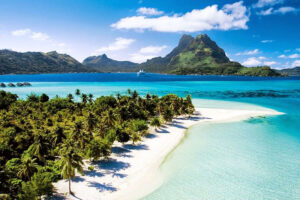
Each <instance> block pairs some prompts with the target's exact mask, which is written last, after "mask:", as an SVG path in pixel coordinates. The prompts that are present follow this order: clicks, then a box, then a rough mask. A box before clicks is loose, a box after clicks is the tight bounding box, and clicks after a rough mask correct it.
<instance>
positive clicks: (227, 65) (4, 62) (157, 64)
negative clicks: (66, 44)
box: [0, 34, 300, 76]
mask: <svg viewBox="0 0 300 200" xmlns="http://www.w3.org/2000/svg"><path fill="white" fill-rule="evenodd" d="M140 69H144V70H145V71H146V72H151V73H166V74H179V75H187V74H197V75H240V76H282V75H300V72H299V71H300V70H299V67H298V68H294V69H283V70H274V69H272V68H270V67H269V66H257V67H245V66H243V65H241V64H240V63H238V62H233V61H230V60H229V58H228V57H227V56H226V54H225V52H224V50H223V49H222V48H220V47H219V46H218V45H217V44H216V42H214V41H213V40H211V39H210V38H209V36H208V35H206V34H201V35H198V36H197V37H195V38H193V37H192V36H190V35H183V36H182V37H181V39H180V41H179V43H178V45H177V47H175V48H174V49H173V50H172V51H171V52H170V53H169V54H167V55H166V56H165V57H155V58H152V59H149V60H147V61H146V62H144V63H141V64H137V63H133V62H130V61H117V60H113V59H111V58H108V57H107V55H106V54H103V55H100V56H91V57H88V58H86V59H84V61H83V62H82V63H80V62H78V61H77V60H76V59H74V58H72V57H71V56H69V55H67V54H60V53H57V52H56V51H52V52H48V53H42V52H26V53H19V52H15V51H11V50H0V74H35V73H76V72H78V73H79V72H137V71H139V70H140Z"/></svg>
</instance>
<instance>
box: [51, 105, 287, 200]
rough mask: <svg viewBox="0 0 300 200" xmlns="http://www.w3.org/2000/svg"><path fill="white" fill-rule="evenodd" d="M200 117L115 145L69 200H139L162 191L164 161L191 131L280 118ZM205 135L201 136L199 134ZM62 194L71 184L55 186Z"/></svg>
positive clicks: (236, 113)
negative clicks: (201, 126)
mask: <svg viewBox="0 0 300 200" xmlns="http://www.w3.org/2000/svg"><path fill="white" fill-rule="evenodd" d="M196 110H197V113H200V114H198V115H194V116H192V117H191V118H185V117H178V118H176V119H174V120H173V123H172V124H168V125H164V126H163V127H161V128H160V129H157V130H155V129H154V128H151V129H150V134H149V135H148V136H147V137H146V138H144V139H143V141H142V142H140V143H138V144H136V145H133V144H131V143H127V144H124V145H122V144H115V145H114V146H113V153H112V155H111V156H110V158H109V160H106V161H99V162H96V163H93V164H92V165H93V166H94V168H95V170H94V171H88V170H87V167H88V165H90V164H91V163H89V162H88V161H87V162H86V166H85V169H86V170H85V176H77V177H76V178H74V179H73V181H72V191H73V192H74V194H75V196H67V197H66V198H67V199H82V200H96V199H106V200H115V199H122V200H127V199H130V200H133V199H139V198H141V197H143V196H145V195H146V194H148V193H150V192H152V191H153V190H155V188H157V187H159V186H160V184H161V183H162V181H163V180H161V178H160V175H159V166H160V165H161V163H162V162H163V160H164V158H165V157H166V156H167V155H168V153H169V152H170V151H172V150H173V149H174V148H175V147H176V146H177V145H178V144H179V142H180V141H181V139H182V138H183V136H184V134H185V132H186V130H187V128H189V127H191V126H193V125H195V124H198V123H203V122H209V123H216V122H217V123H219V122H232V121H240V120H246V119H248V118H250V117H257V116H266V115H279V114H282V113H279V112H277V111H274V110H270V109H265V110H233V109H214V108H197V109H196ZM199 134H201V133H199ZM54 186H55V188H56V190H57V193H58V194H66V193H67V191H68V182H67V181H65V180H61V181H59V182H57V183H55V184H54Z"/></svg>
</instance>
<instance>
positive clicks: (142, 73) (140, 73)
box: [137, 69, 146, 76]
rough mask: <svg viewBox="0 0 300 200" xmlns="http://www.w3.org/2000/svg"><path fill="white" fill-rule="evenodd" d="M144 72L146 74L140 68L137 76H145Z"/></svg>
mask: <svg viewBox="0 0 300 200" xmlns="http://www.w3.org/2000/svg"><path fill="white" fill-rule="evenodd" d="M145 74H146V73H145V72H144V70H143V69H141V70H140V71H138V72H137V75H138V76H145Z"/></svg>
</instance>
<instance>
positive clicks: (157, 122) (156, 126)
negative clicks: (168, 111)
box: [150, 116, 161, 128]
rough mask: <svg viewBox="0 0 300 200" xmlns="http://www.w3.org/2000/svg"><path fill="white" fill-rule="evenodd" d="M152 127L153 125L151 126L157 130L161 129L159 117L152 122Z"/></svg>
mask: <svg viewBox="0 0 300 200" xmlns="http://www.w3.org/2000/svg"><path fill="white" fill-rule="evenodd" d="M150 125H151V126H154V127H155V128H159V127H160V126H161V122H160V119H159V118H158V117H157V116H155V117H154V118H153V119H152V120H151V122H150Z"/></svg>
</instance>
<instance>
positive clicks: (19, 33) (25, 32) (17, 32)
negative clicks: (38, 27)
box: [11, 28, 31, 36]
mask: <svg viewBox="0 0 300 200" xmlns="http://www.w3.org/2000/svg"><path fill="white" fill-rule="evenodd" d="M30 32H31V30H30V29H29V28H26V29H19V30H15V31H12V32H11V34H12V35H13V36H24V35H28V34H29V33H30Z"/></svg>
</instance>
